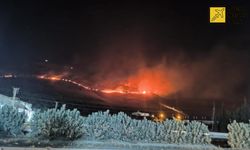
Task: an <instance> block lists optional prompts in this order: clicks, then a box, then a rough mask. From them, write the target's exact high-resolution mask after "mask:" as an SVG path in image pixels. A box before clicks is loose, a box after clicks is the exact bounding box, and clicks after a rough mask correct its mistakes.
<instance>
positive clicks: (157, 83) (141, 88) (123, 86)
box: [38, 66, 176, 95]
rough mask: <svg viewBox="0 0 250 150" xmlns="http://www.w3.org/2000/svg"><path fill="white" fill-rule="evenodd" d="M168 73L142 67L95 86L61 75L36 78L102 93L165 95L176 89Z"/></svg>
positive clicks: (158, 69) (164, 69)
mask: <svg viewBox="0 0 250 150" xmlns="http://www.w3.org/2000/svg"><path fill="white" fill-rule="evenodd" d="M170 74H171V73H170V72H169V71H166V68H163V67H161V66H160V67H154V68H143V69H140V70H139V71H137V72H136V73H134V74H132V75H129V76H128V77H127V78H126V79H122V80H121V81H117V82H116V83H113V82H109V79H107V80H105V82H104V84H102V83H100V84H98V86H95V88H92V87H90V86H87V85H85V84H83V83H80V82H77V81H73V80H71V79H66V78H64V77H63V75H42V76H38V78H39V79H46V80H51V81H63V82H68V83H71V84H74V85H77V86H80V87H82V88H85V89H87V90H92V91H99V92H102V93H104V94H140V95H152V94H157V95H167V94H169V93H171V92H174V91H175V90H176V89H175V88H176V87H175V85H174V84H173V82H171V81H172V80H170V79H173V77H170ZM114 78H115V76H114ZM110 81H112V80H110Z"/></svg>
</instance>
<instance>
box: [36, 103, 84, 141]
mask: <svg viewBox="0 0 250 150" xmlns="http://www.w3.org/2000/svg"><path fill="white" fill-rule="evenodd" d="M32 129H33V133H34V134H35V135H39V136H42V137H48V138H50V139H54V138H58V137H63V138H66V139H76V138H78V137H80V136H81V135H82V134H83V132H84V124H83V117H82V116H81V115H80V112H79V111H78V110H76V109H74V110H69V109H67V110H66V109H65V105H63V106H62V107H61V108H60V109H56V108H53V109H48V110H47V111H44V112H37V113H35V114H34V116H33V118H32Z"/></svg>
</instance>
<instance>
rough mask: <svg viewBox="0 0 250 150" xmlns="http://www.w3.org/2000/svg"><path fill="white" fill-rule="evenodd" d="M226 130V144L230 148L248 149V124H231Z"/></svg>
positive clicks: (249, 131)
mask: <svg viewBox="0 0 250 150" xmlns="http://www.w3.org/2000/svg"><path fill="white" fill-rule="evenodd" d="M227 128H228V131H229V132H228V144H229V145H230V146H231V147H232V148H250V124H249V123H248V124H247V123H237V122H236V121H233V123H231V124H229V125H228V126H227Z"/></svg>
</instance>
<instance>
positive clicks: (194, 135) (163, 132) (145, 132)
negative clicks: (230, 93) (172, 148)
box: [84, 111, 211, 144]
mask: <svg viewBox="0 0 250 150" xmlns="http://www.w3.org/2000/svg"><path fill="white" fill-rule="evenodd" d="M84 122H85V124H86V125H87V126H86V135H87V136H88V138H90V139H97V140H109V139H114V140H120V141H127V142H160V143H176V144H180V143H189V144H209V143H210V142H211V138H210V136H209V134H208V132H209V131H208V128H207V126H205V125H204V124H202V123H200V122H195V121H193V122H187V123H186V122H184V121H176V120H166V121H164V122H162V123H156V122H153V121H150V120H146V119H144V120H135V119H132V118H130V117H129V116H128V115H126V114H125V113H123V112H120V113H118V114H115V115H110V114H109V112H108V111H106V112H96V113H93V114H91V115H89V116H88V117H86V118H85V121H84Z"/></svg>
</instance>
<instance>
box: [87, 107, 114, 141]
mask: <svg viewBox="0 0 250 150" xmlns="http://www.w3.org/2000/svg"><path fill="white" fill-rule="evenodd" d="M110 117H111V115H110V114H109V111H106V112H95V113H92V114H91V115H89V116H88V117H86V118H84V124H85V125H86V135H87V136H88V137H90V138H91V139H98V140H102V139H105V138H107V137H108V133H109V131H110V125H111V124H110Z"/></svg>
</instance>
